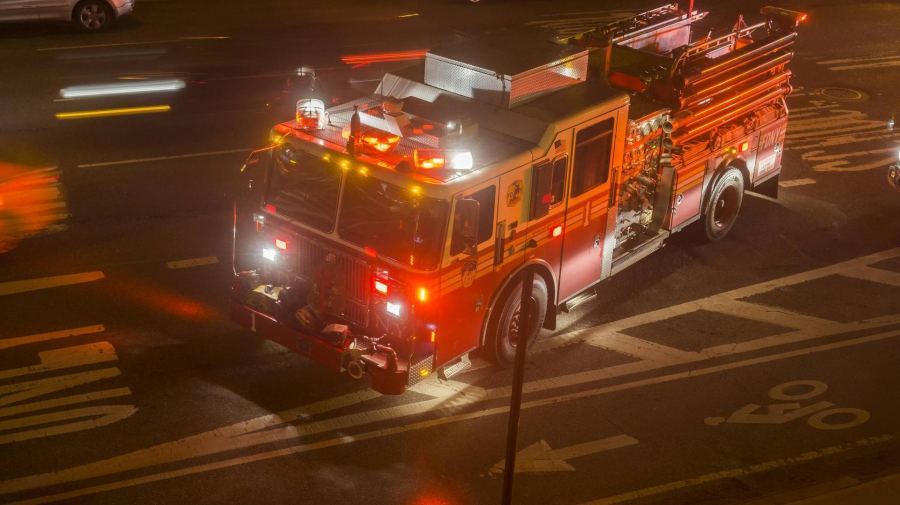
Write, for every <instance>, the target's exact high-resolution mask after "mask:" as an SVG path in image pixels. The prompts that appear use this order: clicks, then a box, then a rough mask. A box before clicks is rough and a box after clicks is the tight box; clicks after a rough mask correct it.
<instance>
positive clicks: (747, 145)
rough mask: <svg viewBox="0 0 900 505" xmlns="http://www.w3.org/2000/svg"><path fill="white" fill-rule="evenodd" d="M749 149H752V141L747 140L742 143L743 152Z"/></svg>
mask: <svg viewBox="0 0 900 505" xmlns="http://www.w3.org/2000/svg"><path fill="white" fill-rule="evenodd" d="M747 149H750V142H747V141H746V140H745V141H744V143H743V144H741V152H744V151H746V150H747Z"/></svg>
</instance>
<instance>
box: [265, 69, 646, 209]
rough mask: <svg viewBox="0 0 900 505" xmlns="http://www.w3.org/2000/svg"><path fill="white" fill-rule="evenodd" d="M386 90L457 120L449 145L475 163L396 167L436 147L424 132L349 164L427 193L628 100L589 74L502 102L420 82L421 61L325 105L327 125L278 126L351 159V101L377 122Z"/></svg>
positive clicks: (444, 193) (515, 160)
mask: <svg viewBox="0 0 900 505" xmlns="http://www.w3.org/2000/svg"><path fill="white" fill-rule="evenodd" d="M388 97H394V98H397V99H400V100H403V102H404V105H403V112H404V114H406V115H407V116H408V117H410V118H411V119H413V120H415V119H421V120H423V121H425V122H437V123H442V124H443V123H445V122H446V121H447V120H448V118H456V120H457V121H463V122H464V124H463V127H462V128H463V132H462V134H461V135H460V137H459V138H458V139H456V140H454V148H458V149H465V150H468V151H470V152H471V153H472V159H473V162H474V163H473V167H472V169H471V170H467V171H459V172H455V171H450V170H439V171H429V172H430V173H423V172H424V171H414V172H411V173H401V172H398V171H397V170H396V166H397V164H398V162H399V161H402V160H410V162H411V160H412V158H413V153H414V151H415V150H416V149H435V148H438V147H439V146H438V144H439V141H436V139H434V137H433V136H431V135H428V134H421V135H411V136H404V137H402V138H401V139H400V141H399V142H398V144H397V146H396V147H395V148H394V150H393V152H392V155H393V156H378V155H362V156H357V157H356V160H355V163H356V164H360V162H361V163H365V164H366V165H367V166H366V167H365V169H366V170H369V171H377V174H378V175H377V176H378V177H379V178H381V179H384V180H385V181H386V182H390V183H392V184H396V185H401V186H403V185H410V184H414V185H417V187H420V188H421V190H422V192H423V194H425V195H426V196H431V197H434V198H443V199H448V198H450V197H452V195H454V194H456V193H458V192H459V191H461V190H463V189H465V188H467V187H471V186H473V185H477V184H479V183H480V182H481V181H483V180H487V179H490V178H492V177H496V176H497V175H498V172H497V171H496V170H497V169H500V170H501V173H502V171H505V170H507V169H511V168H514V167H517V166H521V165H522V164H527V163H530V162H532V161H533V160H534V159H536V158H538V157H541V156H543V155H544V154H546V152H547V151H548V150H549V149H550V147H551V146H550V143H551V142H552V140H553V139H554V138H555V136H556V132H558V131H560V130H563V129H565V128H568V127H571V126H573V125H576V124H579V123H581V122H584V121H587V120H589V119H591V118H593V117H596V116H598V115H600V114H603V113H606V112H608V111H610V110H615V109H617V108H619V107H622V106H624V105H628V104H629V102H630V97H629V95H628V94H627V93H625V92H623V91H621V90H619V89H616V88H613V87H612V86H610V85H609V84H608V83H607V82H606V81H604V80H600V79H588V80H586V81H583V82H578V83H575V84H572V85H569V86H566V87H564V88H562V89H559V90H557V91H553V92H551V93H547V94H545V95H543V96H540V97H538V98H535V99H533V100H531V101H528V102H525V103H522V104H521V105H516V106H514V107H510V108H507V107H503V106H500V105H495V104H491V103H487V102H485V101H482V100H478V99H475V98H470V97H466V96H462V95H460V94H456V93H453V92H450V91H447V90H444V89H441V88H438V87H435V86H431V85H429V84H426V83H425V64H424V63H419V64H416V65H412V66H410V67H407V68H404V69H402V70H400V71H397V72H394V73H390V74H386V75H385V76H384V77H383V79H382V81H381V84H380V85H379V86H378V88H377V89H376V91H375V93H374V94H372V95H368V96H364V97H362V98H359V99H357V100H354V101H351V102H348V103H345V104H341V105H338V106H335V107H332V108H329V109H328V110H327V112H328V118H329V119H328V124H326V125H325V127H324V128H321V129H316V130H303V131H302V132H300V131H297V130H296V129H295V127H294V122H293V121H287V122H285V123H282V124H281V125H279V126H278V127H276V130H277V131H279V132H280V133H281V134H282V135H284V134H287V135H286V136H285V138H284V140H283V142H289V143H291V144H292V145H295V142H297V141H301V143H304V142H302V141H303V140H307V142H305V144H306V145H304V146H301V145H299V144H296V145H295V147H298V148H299V147H304V148H306V149H312V150H314V151H321V152H320V153H319V154H320V155H324V154H326V151H330V152H332V153H333V152H334V151H338V152H340V153H342V154H341V155H338V156H342V157H343V158H342V159H346V160H347V162H349V163H351V164H353V163H354V161H351V160H353V158H352V157H351V156H350V155H347V154H343V153H345V152H346V148H347V139H346V138H344V136H342V131H343V130H344V129H345V127H347V126H348V125H349V124H350V119H351V117H352V115H353V112H354V108H357V110H359V113H360V116H361V119H362V121H363V124H364V125H367V124H371V123H375V124H377V123H378V119H379V118H378V117H375V116H374V115H373V114H372V113H369V114H367V113H365V111H369V110H376V109H378V108H380V106H381V104H382V103H384V101H385V100H387V99H388ZM657 108H658V106H657ZM292 133H293V134H292ZM307 137H309V138H307ZM294 139H296V140H294ZM318 141H322V142H318ZM309 144H312V146H310V145H309ZM317 145H318V147H317ZM440 147H441V148H443V147H444V146H443V145H441V146H440Z"/></svg>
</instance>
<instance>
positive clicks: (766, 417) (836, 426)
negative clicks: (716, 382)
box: [704, 380, 870, 430]
mask: <svg viewBox="0 0 900 505" xmlns="http://www.w3.org/2000/svg"><path fill="white" fill-rule="evenodd" d="M798 387H799V388H804V387H809V388H811V389H810V390H808V391H804V392H802V393H792V392H791V391H792V388H798ZM827 390H828V386H827V385H826V384H825V383H824V382H820V381H815V380H796V381H790V382H785V383H783V384H779V385H777V386H775V387H773V388H772V389H770V390H769V398H771V399H773V400H776V401H782V402H788V403H775V404H771V405H767V406H766V412H765V413H758V412H757V411H759V409H761V408H762V406H761V405H756V404H754V403H751V404H749V405H745V406H743V407H741V408H740V409H738V410H736V411H735V412H734V413H733V414H731V415H730V416H728V418H727V419H726V418H724V417H707V418H706V419H705V420H704V422H705V423H706V424H708V425H710V426H720V425H721V424H722V423H731V424H785V423H789V422H791V421H796V420H797V419H801V418H803V417H806V416H810V417H809V418H807V424H809V425H810V426H811V427H813V428H816V429H819V430H842V429H846V428H853V427H854V426H859V425H860V424H863V423H864V422H866V421H868V420H869V417H870V416H869V413H868V412H867V411H865V410H862V409H856V408H843V407H838V408H831V407H834V404H833V403H831V402H817V403H814V404H812V405H806V406H801V405H800V403H798V401H802V400H808V399H810V398H814V397H816V396H819V395H821V394H823V393H825V391H827ZM848 414H849V415H852V416H853V418H852V419H850V420H847V421H845V422H842V423H841V422H838V423H828V422H825V419H828V418H829V416H835V415H841V416H844V417H843V418H844V419H846V416H847V415H848Z"/></svg>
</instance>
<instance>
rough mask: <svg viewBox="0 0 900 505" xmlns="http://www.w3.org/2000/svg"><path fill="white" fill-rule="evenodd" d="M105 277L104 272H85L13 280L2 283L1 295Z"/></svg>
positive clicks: (0, 284) (0, 286)
mask: <svg viewBox="0 0 900 505" xmlns="http://www.w3.org/2000/svg"><path fill="white" fill-rule="evenodd" d="M100 279H103V272H85V273H82V274H71V275H58V276H56V277H43V278H40V279H29V280H24V281H12V282H3V283H0V296H3V295H14V294H17V293H25V292H28V291H37V290H39V289H48V288H56V287H59V286H69V285H72V284H81V283H84V282H92V281H98V280H100Z"/></svg>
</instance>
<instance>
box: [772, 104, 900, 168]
mask: <svg viewBox="0 0 900 505" xmlns="http://www.w3.org/2000/svg"><path fill="white" fill-rule="evenodd" d="M810 103H811V104H813V105H812V106H811V107H805V108H799V109H793V110H792V112H795V113H796V112H798V111H810V112H804V113H802V114H793V115H792V120H791V121H790V122H789V123H788V134H787V135H786V140H785V144H786V146H785V150H789V149H790V150H800V151H807V152H804V153H803V154H802V155H801V158H802V159H803V160H804V161H807V162H809V163H810V164H812V165H813V170H816V171H820V172H824V171H839V172H854V171H861V170H872V169H875V168H881V167H884V166H886V165H887V164H890V163H891V162H892V161H896V152H897V149H898V148H897V147H892V148H879V149H862V150H859V151H853V152H839V153H835V152H834V151H831V150H827V149H828V148H836V147H841V146H848V145H851V144H862V143H868V142H871V141H877V140H885V139H894V140H895V141H897V140H900V131H898V132H897V133H894V132H893V131H890V130H888V129H887V119H886V118H885V120H883V121H878V120H872V119H868V116H867V115H866V114H863V113H862V112H860V111H856V110H849V109H846V108H838V107H839V104H834V103H829V102H826V101H817V100H812V101H810ZM881 145H884V144H883V143H882V144H881ZM888 152H890V153H892V154H894V156H893V157H891V158H888V157H879V156H878V155H879V154H883V153H888ZM859 158H863V159H862V160H859ZM785 182H790V181H785Z"/></svg>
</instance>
